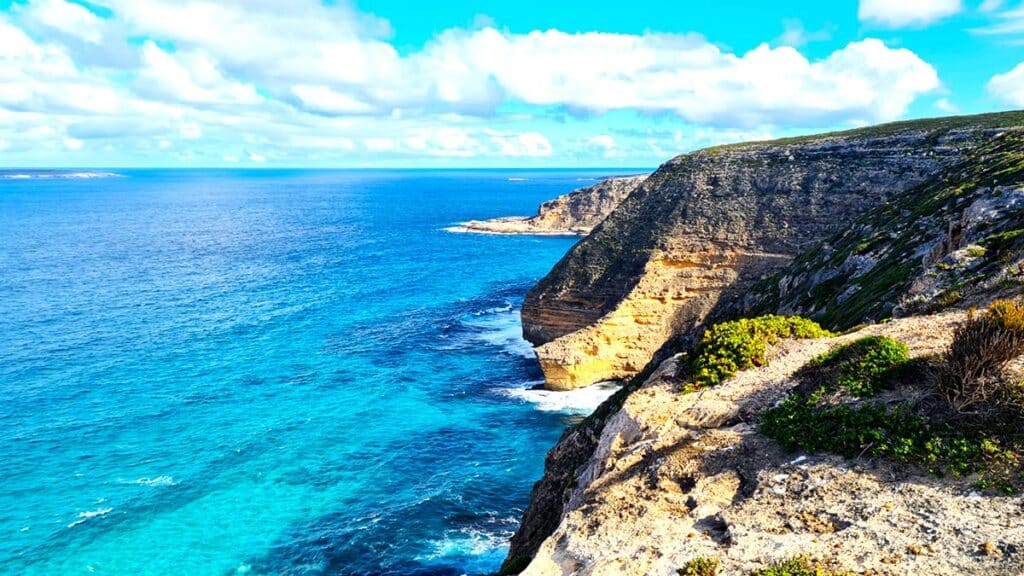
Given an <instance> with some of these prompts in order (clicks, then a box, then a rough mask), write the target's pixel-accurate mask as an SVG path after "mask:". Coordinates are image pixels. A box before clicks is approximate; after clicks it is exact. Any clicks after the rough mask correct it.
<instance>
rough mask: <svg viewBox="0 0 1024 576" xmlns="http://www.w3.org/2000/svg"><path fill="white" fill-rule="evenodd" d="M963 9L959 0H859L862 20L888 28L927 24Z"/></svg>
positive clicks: (859, 13) (859, 11)
mask: <svg viewBox="0 0 1024 576" xmlns="http://www.w3.org/2000/svg"><path fill="white" fill-rule="evenodd" d="M961 10H963V3H962V1H961V0H860V7H859V9H858V11H857V15H858V17H859V18H860V19H861V21H862V22H869V23H872V24H878V25H881V26H886V27H890V28H902V27H905V26H927V25H928V24H933V23H935V22H937V21H939V20H942V19H943V18H946V17H948V16H952V15H954V14H957V13H959V12H960V11H961Z"/></svg>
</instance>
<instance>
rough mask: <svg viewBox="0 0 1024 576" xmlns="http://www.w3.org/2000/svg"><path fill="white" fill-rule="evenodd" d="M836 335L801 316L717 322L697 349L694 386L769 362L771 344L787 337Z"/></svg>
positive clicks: (725, 378)
mask: <svg viewBox="0 0 1024 576" xmlns="http://www.w3.org/2000/svg"><path fill="white" fill-rule="evenodd" d="M828 336H832V334H831V333H830V332H828V331H827V330H824V329H823V328H822V327H821V326H819V325H818V324H817V323H816V322H812V321H811V320H806V319H804V318H798V317H786V316H774V315H772V316H761V317H759V318H744V319H742V320H735V321H732V322H723V323H721V324H716V325H715V326H712V327H711V328H710V329H708V330H707V331H705V332H704V336H703V337H702V338H701V339H700V342H698V343H697V347H696V348H695V350H694V356H693V362H692V368H693V382H692V387H693V388H707V387H710V386H716V385H718V384H721V383H722V382H724V381H725V380H728V379H729V378H731V377H732V376H733V375H735V374H736V372H738V371H740V370H745V369H747V368H754V367H756V366H764V365H765V364H767V358H766V354H767V352H768V347H769V346H771V345H772V344H775V343H777V342H778V341H779V340H780V339H783V338H824V337H828Z"/></svg>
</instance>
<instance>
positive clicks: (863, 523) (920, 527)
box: [507, 312, 1024, 576]
mask: <svg viewBox="0 0 1024 576" xmlns="http://www.w3.org/2000/svg"><path fill="white" fill-rule="evenodd" d="M965 316H966V314H964V313H962V312H956V313H946V314H942V315H938V316H925V317H915V318H909V319H904V320H896V321H894V322H891V323H889V324H885V325H875V326H871V327H868V328H865V329H863V330H861V331H859V332H857V333H853V334H849V335H846V336H842V337H839V338H834V339H822V340H810V341H788V342H783V343H782V344H781V345H780V346H779V347H777V348H775V350H774V351H773V357H772V361H771V363H770V364H769V365H768V366H766V367H762V368H757V369H752V370H747V371H743V372H740V373H739V374H737V375H736V377H735V378H733V379H731V380H729V381H728V382H725V383H723V384H722V385H720V386H717V387H715V388H711V389H708V390H705V391H703V392H701V393H700V394H685V395H684V394H680V393H679V391H678V386H679V382H677V381H675V380H674V375H675V374H676V372H677V370H676V369H675V366H674V365H673V364H674V362H676V360H675V359H670V360H668V361H667V362H666V363H665V364H664V365H663V369H661V370H659V371H657V372H656V373H655V374H654V375H652V376H651V377H650V378H648V379H647V380H646V382H645V383H644V384H643V385H642V386H641V387H640V388H639V390H637V391H635V392H633V393H632V394H631V395H629V397H628V398H627V399H625V401H624V402H623V404H622V407H621V409H619V410H618V411H617V412H614V413H613V414H612V415H610V416H608V417H606V418H605V420H604V424H603V426H602V427H601V428H600V430H599V431H597V433H596V434H595V437H594V438H593V440H592V441H591V442H592V443H593V448H592V454H591V456H590V457H589V458H586V459H583V461H582V463H580V460H579V457H578V454H577V453H576V452H577V449H578V448H579V445H578V444H577V443H576V440H574V439H572V438H571V437H567V438H566V439H565V440H563V443H562V444H560V447H559V449H556V451H554V452H552V455H553V458H556V459H557V458H559V457H560V456H564V455H565V454H566V453H570V454H573V455H574V458H573V459H572V462H571V464H574V465H575V470H574V471H573V472H568V474H569V476H570V478H571V481H570V482H568V483H563V484H562V485H561V487H562V490H563V492H562V493H561V494H558V497H557V498H556V499H554V500H552V501H547V502H544V503H541V502H538V501H534V502H533V503H532V504H531V507H530V511H529V512H528V515H529V514H534V515H535V516H537V515H540V514H546V516H545V521H546V522H545V523H546V525H551V524H557V527H556V528H555V529H554V530H553V531H551V532H550V533H549V534H548V535H547V537H546V538H544V539H543V540H540V541H538V537H539V536H541V535H542V534H543V532H542V531H537V532H532V533H531V534H529V535H527V534H526V533H523V534H517V538H518V539H517V540H514V541H513V547H512V551H511V553H510V554H511V555H515V556H516V557H519V558H523V559H524V560H521V561H520V563H519V565H518V566H515V568H517V569H516V570H511V568H513V566H507V567H508V568H510V570H509V571H510V572H519V571H520V570H522V573H523V574H525V575H529V576H568V575H570V574H571V575H578V576H584V575H594V576H597V575H608V576H612V575H615V576H623V575H634V574H635V575H637V576H641V575H643V576H650V575H663V576H672V575H674V574H676V570H678V569H679V568H681V567H682V566H683V565H684V564H685V563H686V562H687V561H689V560H691V559H693V558H696V557H700V556H713V557H717V558H719V559H720V560H721V564H722V569H721V572H720V573H721V574H747V573H749V571H751V570H755V569H761V568H764V567H766V566H767V565H769V564H771V563H772V562H777V561H780V560H784V559H787V558H790V557H793V556H797V555H810V556H813V557H817V558H822V559H832V560H834V561H835V562H836V563H837V564H838V566H837V568H840V569H845V570H857V571H858V573H860V572H861V571H864V572H870V573H875V574H934V575H948V576H953V575H961V574H986V575H988V574H991V575H1004V574H1005V575H1009V574H1020V573H1022V572H1024V548H1022V546H1024V522H1022V520H1024V508H1022V505H1024V499H1022V498H1021V497H1020V496H1016V497H1002V496H993V495H981V494H978V493H976V492H975V488H974V487H973V485H972V483H971V480H970V479H959V480H958V479H952V478H946V479H939V478H936V477H933V476H930V475H928V474H927V473H925V472H923V471H918V470H915V469H911V468H908V467H899V466H894V465H890V464H887V463H885V462H882V461H878V460H873V461H869V460H845V459H842V458H839V457H835V456H827V455H811V456H803V457H799V458H798V457H797V456H796V455H794V454H787V453H784V452H783V451H782V450H781V449H780V448H779V447H778V445H777V444H776V443H775V442H773V441H771V440H769V439H768V438H766V437H764V436H763V435H761V434H760V432H759V431H758V429H757V427H756V424H755V423H756V422H757V421H758V420H759V418H760V416H761V414H762V413H763V412H764V410H766V409H767V408H769V407H771V406H773V405H774V404H775V403H776V402H778V401H779V400H780V399H782V398H784V397H785V396H786V395H787V394H788V393H789V391H790V390H791V389H792V388H793V386H794V385H795V382H794V380H793V376H794V373H795V372H796V370H798V369H799V368H800V367H801V366H803V365H805V364H806V363H807V362H808V361H809V360H810V359H811V358H813V357H815V356H817V355H818V354H821V353H823V352H825V351H827V350H829V349H830V348H831V347H833V346H837V345H840V344H842V343H845V342H850V341H852V340H855V339H858V338H862V337H864V336H866V335H885V336H889V337H892V338H896V339H898V340H901V341H903V342H906V343H907V344H908V345H909V347H910V350H911V354H912V355H913V356H916V357H917V356H928V355H933V354H936V353H938V352H939V351H940V350H942V349H944V348H945V347H946V346H947V345H948V340H949V338H950V335H951V333H952V331H953V327H954V326H955V325H956V323H957V322H959V321H962V320H963V318H964V317H965ZM590 432H591V433H594V432H595V430H591V431H590ZM559 464H561V465H563V467H562V468H558V469H559V470H563V468H564V465H567V464H570V462H569V460H564V461H562V462H561V463H559V462H551V461H550V460H549V467H550V466H556V467H557V466H559ZM562 473H563V474H564V473H565V471H564V470H563V472H562ZM546 478H547V477H546ZM542 504H543V505H542ZM534 519H535V521H537V520H538V519H537V518H534ZM537 525H538V526H539V525H540V523H538V524H537ZM531 537H532V540H531ZM985 546H987V547H988V549H989V550H991V553H989V554H983V553H980V552H979V551H980V550H984V549H985V548H984V547H985ZM531 556H532V561H527V560H526V559H528V558H530V557H531ZM510 557H511V556H510Z"/></svg>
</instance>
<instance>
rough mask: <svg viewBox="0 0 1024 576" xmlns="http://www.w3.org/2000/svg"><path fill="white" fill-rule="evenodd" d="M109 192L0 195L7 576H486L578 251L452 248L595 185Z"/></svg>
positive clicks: (532, 241)
mask: <svg viewBox="0 0 1024 576" xmlns="http://www.w3.org/2000/svg"><path fill="white" fill-rule="evenodd" d="M119 174H120V175H119V176H115V177H103V178H94V179H84V178H40V177H39V176H40V174H28V175H27V176H31V178H23V179H15V178H11V176H13V175H14V174H12V173H6V176H7V177H6V178H0V395H2V397H3V401H2V403H0V462H2V463H3V465H2V472H0V534H2V537H0V572H2V573H5V574H235V573H248V574H462V573H477V572H486V571H490V570H494V569H496V568H497V567H498V565H499V564H500V561H501V559H502V557H503V555H504V553H505V551H506V549H505V545H506V542H505V541H506V539H507V538H508V536H509V535H510V534H511V533H512V531H513V530H514V529H515V525H516V522H517V521H518V519H519V515H520V514H521V511H522V508H523V507H524V506H525V504H526V501H527V498H528V496H529V490H530V487H531V486H532V484H533V482H535V481H536V480H537V479H538V478H539V476H540V473H541V471H542V467H543V457H544V453H545V451H546V450H547V449H549V448H550V447H551V446H552V444H553V443H554V442H555V441H556V440H557V438H558V436H559V434H560V432H561V431H562V429H563V428H564V427H565V425H566V424H567V423H568V422H570V421H571V420H572V418H574V416H572V415H571V414H568V413H566V412H564V411H558V410H556V409H557V408H558V405H557V404H558V402H557V400H556V401H555V402H554V404H555V405H554V406H553V407H552V405H551V399H550V398H548V399H547V403H539V404H538V403H534V402H530V401H529V400H530V394H529V393H523V389H524V388H527V387H529V386H530V385H531V383H535V382H536V381H537V380H538V379H539V378H540V375H539V371H538V369H537V367H536V365H535V361H534V360H533V359H532V358H531V357H530V353H529V348H528V347H527V346H525V343H524V342H522V340H521V339H520V338H519V336H518V332H519V324H518V310H517V307H518V305H519V303H520V302H521V301H522V297H523V295H524V294H525V292H526V291H527V290H528V289H529V287H530V286H531V285H532V284H533V283H534V282H535V281H536V280H537V279H538V278H539V277H541V276H543V275H544V274H545V273H546V272H547V270H548V269H550V267H551V266H552V265H553V264H554V263H555V262H556V261H557V260H558V259H559V258H560V257H561V256H562V254H564V253H565V251H566V250H567V249H568V248H569V247H570V246H571V245H572V243H573V240H572V239H568V238H537V237H505V236H489V235H472V234H456V233H451V232H447V231H445V230H444V228H445V227H447V226H449V225H451V224H452V223H454V222H458V221H463V220H467V219H471V218H486V217H493V216H499V215H508V214H529V213H532V212H533V211H534V210H535V207H536V206H537V204H538V203H539V202H540V201H542V200H545V199H548V198H551V197H553V196H555V195H558V194H561V193H565V192H567V191H568V190H571V189H573V188H576V187H578V186H580V185H582V184H585V183H586V182H587V181H588V180H589V179H590V178H592V177H594V176H596V175H595V174H588V173H576V172H514V173H504V172H498V171H469V172H429V171H427V172H416V171H412V172H302V171H295V172H288V171H252V172H218V171H126V172H119ZM43 175H45V174H43Z"/></svg>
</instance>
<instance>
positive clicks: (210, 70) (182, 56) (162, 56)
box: [138, 41, 260, 104]
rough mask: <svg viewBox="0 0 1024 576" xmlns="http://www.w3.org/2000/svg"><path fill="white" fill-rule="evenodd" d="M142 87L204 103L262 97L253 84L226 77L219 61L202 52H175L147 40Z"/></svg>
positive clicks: (148, 92) (242, 101) (149, 91)
mask: <svg viewBox="0 0 1024 576" xmlns="http://www.w3.org/2000/svg"><path fill="white" fill-rule="evenodd" d="M142 63H143V67H142V69H141V70H140V71H139V79H138V88H139V89H140V91H141V92H143V93H144V94H146V95H150V96H156V97H169V98H173V99H176V100H179V101H182V102H189V103H203V104H254V103H256V102H259V100H260V96H259V95H258V94H257V93H256V89H255V87H253V86H252V85H251V84H243V83H241V82H234V81H231V80H228V79H226V78H225V77H224V76H223V75H222V74H221V72H220V70H219V69H218V67H217V63H216V62H214V61H213V60H212V59H210V58H209V57H208V56H207V55H206V54H203V53H201V52H190V53H175V54H171V53H168V52H166V51H165V50H163V49H162V48H160V47H159V46H157V45H156V44H155V43H154V42H153V41H147V42H146V43H145V44H144V45H143V46H142Z"/></svg>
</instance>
